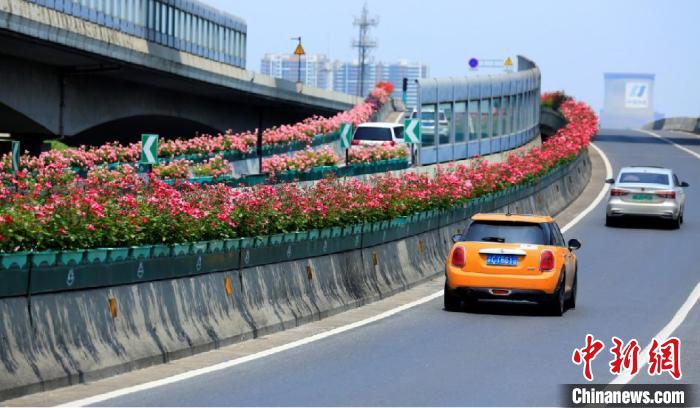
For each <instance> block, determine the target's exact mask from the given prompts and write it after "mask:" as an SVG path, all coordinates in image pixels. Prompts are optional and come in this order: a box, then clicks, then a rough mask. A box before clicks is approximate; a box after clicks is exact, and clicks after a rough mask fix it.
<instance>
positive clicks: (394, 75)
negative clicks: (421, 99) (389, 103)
mask: <svg viewBox="0 0 700 408" xmlns="http://www.w3.org/2000/svg"><path fill="white" fill-rule="evenodd" d="M427 77H428V66H427V65H425V64H421V63H419V62H414V61H408V60H399V61H398V62H395V63H392V64H388V65H383V66H382V76H381V80H382V81H386V82H391V83H392V85H394V93H393V95H392V96H393V97H394V98H397V99H401V93H402V90H401V87H402V85H403V79H404V78H407V79H408V90H407V92H406V108H408V109H409V110H410V109H413V108H414V107H415V106H416V104H417V103H418V88H417V84H416V79H420V78H427Z"/></svg>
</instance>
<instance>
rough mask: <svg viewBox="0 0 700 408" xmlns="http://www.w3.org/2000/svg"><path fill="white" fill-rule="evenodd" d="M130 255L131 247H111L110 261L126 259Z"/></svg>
mask: <svg viewBox="0 0 700 408" xmlns="http://www.w3.org/2000/svg"><path fill="white" fill-rule="evenodd" d="M128 257H129V248H109V256H108V259H109V260H110V262H119V261H125V260H126V259H127V258H128Z"/></svg>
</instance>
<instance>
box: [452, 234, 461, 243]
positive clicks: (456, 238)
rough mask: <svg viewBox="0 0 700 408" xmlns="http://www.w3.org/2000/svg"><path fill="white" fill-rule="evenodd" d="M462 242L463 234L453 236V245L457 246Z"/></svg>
mask: <svg viewBox="0 0 700 408" xmlns="http://www.w3.org/2000/svg"><path fill="white" fill-rule="evenodd" d="M461 240H462V234H454V235H453V236H452V243H454V244H456V243H458V242H459V241H461Z"/></svg>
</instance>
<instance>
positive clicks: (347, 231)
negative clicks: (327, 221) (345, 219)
mask: <svg viewBox="0 0 700 408" xmlns="http://www.w3.org/2000/svg"><path fill="white" fill-rule="evenodd" d="M353 227H354V226H353V225H348V226H346V227H343V232H342V234H341V235H342V236H343V237H349V236H350V235H353V231H354V229H353ZM360 231H362V230H360Z"/></svg>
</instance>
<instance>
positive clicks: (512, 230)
mask: <svg viewBox="0 0 700 408" xmlns="http://www.w3.org/2000/svg"><path fill="white" fill-rule="evenodd" d="M462 240H463V241H481V242H505V243H519V244H535V245H546V244H547V241H548V240H549V237H548V236H547V235H545V231H544V229H543V228H542V226H540V224H533V223H529V222H501V221H474V222H472V223H471V225H469V228H468V229H467V232H466V233H465V234H464V235H463V236H462Z"/></svg>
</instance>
